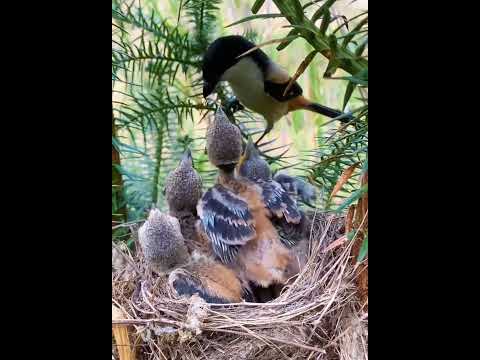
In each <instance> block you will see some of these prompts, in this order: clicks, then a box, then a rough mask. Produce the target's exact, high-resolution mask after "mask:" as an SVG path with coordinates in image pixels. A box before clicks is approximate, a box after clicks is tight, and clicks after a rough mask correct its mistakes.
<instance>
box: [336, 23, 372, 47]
mask: <svg viewBox="0 0 480 360" xmlns="http://www.w3.org/2000/svg"><path fill="white" fill-rule="evenodd" d="M367 23H368V16H366V17H365V18H363V19H362V20H361V21H359V23H358V24H357V25H356V26H355V27H354V28H353V29H352V31H350V32H349V33H348V34H347V35H346V36H345V39H344V40H343V44H342V46H343V47H347V45H348V43H349V42H350V41H351V40H352V39H353V37H354V36H355V35H356V34H358V33H359V31H360V29H361V28H362V26H363V25H365V24H367Z"/></svg>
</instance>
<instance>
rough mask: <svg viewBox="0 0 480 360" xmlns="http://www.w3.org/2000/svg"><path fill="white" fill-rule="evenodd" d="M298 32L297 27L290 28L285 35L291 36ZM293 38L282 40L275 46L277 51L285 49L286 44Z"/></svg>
mask: <svg viewBox="0 0 480 360" xmlns="http://www.w3.org/2000/svg"><path fill="white" fill-rule="evenodd" d="M298 32H299V30H298V29H292V30H290V32H289V33H288V35H287V37H293V36H295V35H298ZM293 40H295V38H292V39H290V40H286V41H283V42H282V43H281V44H280V45H278V46H277V51H281V50H283V49H285V48H286V47H287V46H288V45H290V43H291V42H292V41H293Z"/></svg>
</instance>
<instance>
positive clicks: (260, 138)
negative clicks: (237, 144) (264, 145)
mask: <svg viewBox="0 0 480 360" xmlns="http://www.w3.org/2000/svg"><path fill="white" fill-rule="evenodd" d="M272 129H273V123H270V122H267V127H266V129H265V131H264V132H263V134H262V135H261V136H260V137H259V138H258V140H257V141H255V146H258V144H259V143H260V140H262V139H263V138H264V137H265V135H267V134H268V133H269V132H270V131H272Z"/></svg>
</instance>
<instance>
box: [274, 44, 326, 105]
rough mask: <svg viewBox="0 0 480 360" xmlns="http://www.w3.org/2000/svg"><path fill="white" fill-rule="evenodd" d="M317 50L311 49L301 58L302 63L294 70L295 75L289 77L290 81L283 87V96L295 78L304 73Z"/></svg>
mask: <svg viewBox="0 0 480 360" xmlns="http://www.w3.org/2000/svg"><path fill="white" fill-rule="evenodd" d="M317 53H318V51H317V50H313V51H312V52H311V53H310V54H308V55H307V57H306V58H305V59H303V61H302V63H301V64H300V66H299V67H298V69H297V71H296V72H295V75H293V77H292V78H291V79H290V82H289V83H288V85H287V87H286V88H285V91H284V92H283V96H285V95H286V94H287V92H288V90H290V88H291V87H292V85H293V83H294V82H295V81H297V79H298V78H299V77H300V75H302V74H303V73H304V71H305V70H306V69H307V67H308V65H310V63H311V62H312V60H313V58H314V57H315V55H317Z"/></svg>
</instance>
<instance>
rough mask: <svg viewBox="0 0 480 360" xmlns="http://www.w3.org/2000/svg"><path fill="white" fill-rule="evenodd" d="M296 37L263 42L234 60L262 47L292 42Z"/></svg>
mask: <svg viewBox="0 0 480 360" xmlns="http://www.w3.org/2000/svg"><path fill="white" fill-rule="evenodd" d="M298 37H299V36H298V35H295V36H287V37H284V38H282V39H275V40H269V41H266V42H264V43H261V44H258V45H257V46H255V47H253V48H251V49H250V50H247V51H245V52H244V53H242V54H240V55H238V56H237V57H236V58H237V59H238V58H241V57H242V56H245V55H248V54H250V53H252V52H254V51H255V50H257V49H260V48H261V47H263V46H266V45H270V44H276V43H281V42H283V41H285V40H290V39H291V40H294V39H296V38H298Z"/></svg>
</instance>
